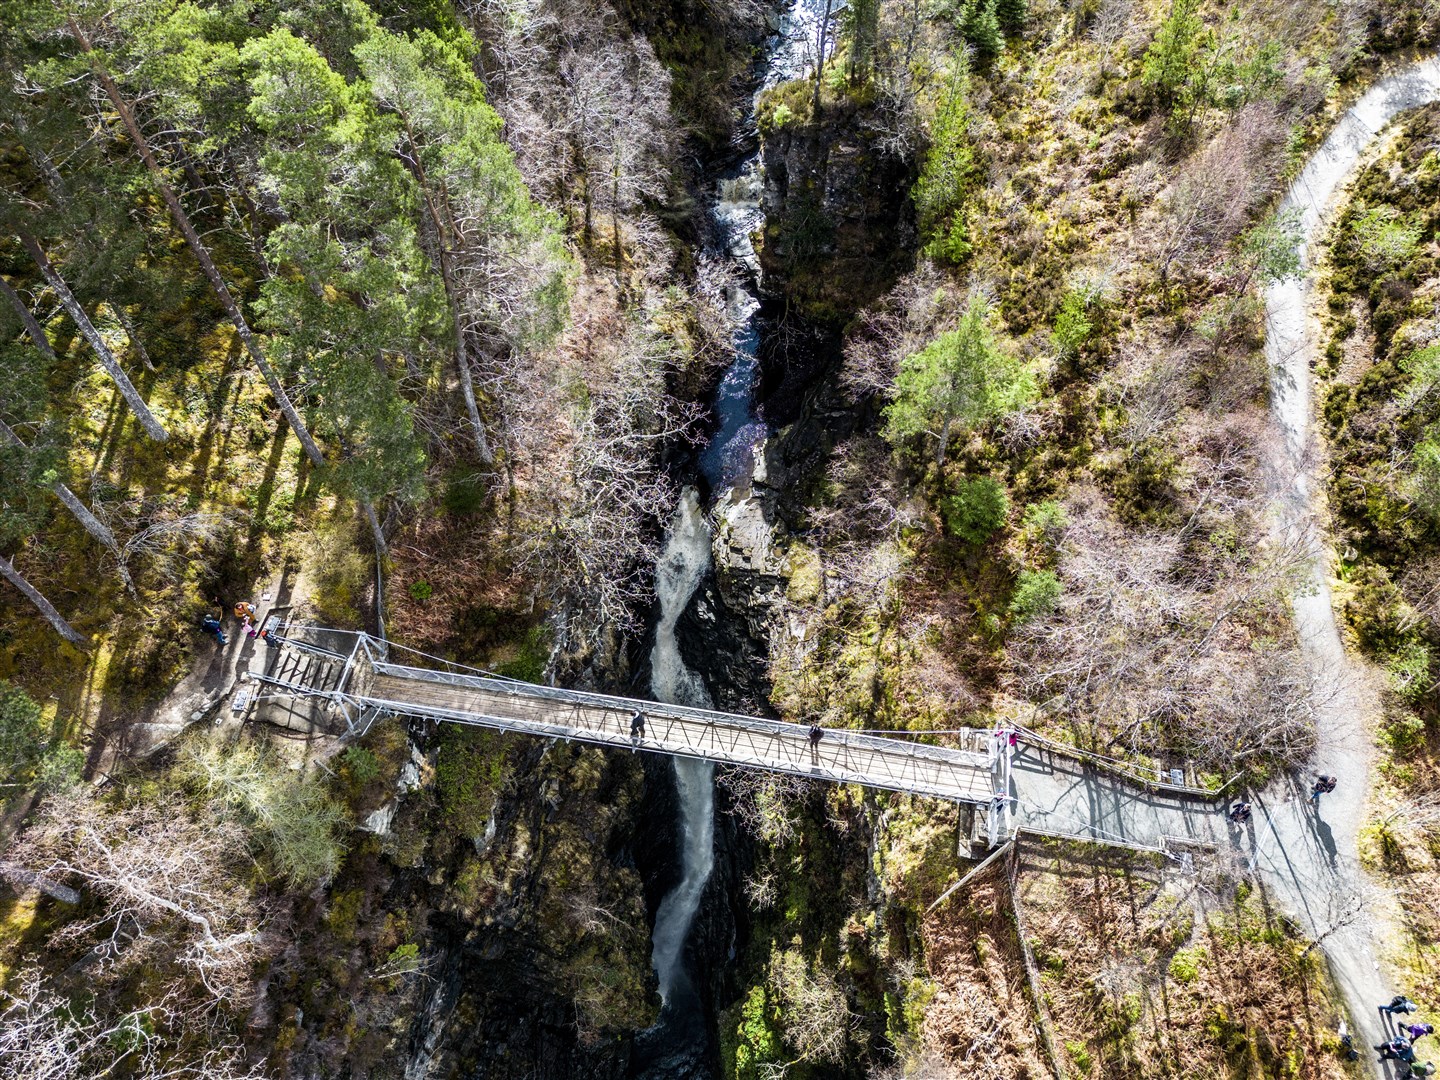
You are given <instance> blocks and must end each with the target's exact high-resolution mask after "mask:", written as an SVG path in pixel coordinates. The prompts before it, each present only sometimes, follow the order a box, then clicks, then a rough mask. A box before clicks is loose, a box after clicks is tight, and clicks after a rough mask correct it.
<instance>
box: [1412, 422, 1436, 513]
mask: <svg viewBox="0 0 1440 1080" xmlns="http://www.w3.org/2000/svg"><path fill="white" fill-rule="evenodd" d="M1405 486H1406V494H1407V495H1408V496H1409V499H1410V501H1411V502H1412V503H1414V504H1415V506H1416V507H1417V508H1418V509H1419V510H1420V511H1421V512H1422V513H1423V514H1425V516H1426V517H1428V518H1429V519H1430V520H1431V521H1433V522H1436V523H1440V438H1437V437H1436V436H1435V435H1427V436H1426V438H1425V439H1423V440H1422V441H1421V442H1419V443H1417V444H1416V446H1415V449H1414V450H1413V451H1411V453H1410V476H1409V478H1408V480H1407V482H1406V485H1405Z"/></svg>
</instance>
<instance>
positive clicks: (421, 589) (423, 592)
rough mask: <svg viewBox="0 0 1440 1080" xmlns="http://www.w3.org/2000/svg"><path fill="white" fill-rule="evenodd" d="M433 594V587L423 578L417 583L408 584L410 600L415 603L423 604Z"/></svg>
mask: <svg viewBox="0 0 1440 1080" xmlns="http://www.w3.org/2000/svg"><path fill="white" fill-rule="evenodd" d="M434 594H435V589H434V587H433V586H431V584H430V582H428V581H426V580H425V579H424V578H421V579H420V580H419V581H412V582H411V583H410V599H411V600H414V601H415V602H416V603H420V604H423V603H424V602H425V601H426V600H429V599H430V597H431V596H433V595H434Z"/></svg>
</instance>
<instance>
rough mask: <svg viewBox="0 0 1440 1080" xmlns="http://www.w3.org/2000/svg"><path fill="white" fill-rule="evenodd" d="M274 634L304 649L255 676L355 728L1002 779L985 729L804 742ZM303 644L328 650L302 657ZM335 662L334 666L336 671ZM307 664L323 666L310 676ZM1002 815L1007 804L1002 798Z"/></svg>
mask: <svg viewBox="0 0 1440 1080" xmlns="http://www.w3.org/2000/svg"><path fill="white" fill-rule="evenodd" d="M281 640H282V641H283V642H284V648H285V650H286V651H287V652H288V651H291V650H294V651H295V652H297V653H299V654H302V656H300V657H297V659H296V661H295V662H294V663H291V664H289V665H285V666H283V671H284V672H285V674H286V677H285V678H280V677H278V673H279V670H280V669H278V668H277V675H276V676H269V675H265V676H258V677H257V679H258V681H260V682H262V683H267V684H269V685H270V686H271V687H273V688H274V689H275V690H277V691H279V692H280V693H281V694H282V695H295V696H309V697H311V698H313V699H323V700H324V701H325V702H328V703H329V704H328V705H327V706H322V708H325V709H327V710H329V711H330V713H331V715H332V716H333V715H336V714H343V715H344V716H345V717H346V719H347V720H348V722H349V723H350V724H351V727H352V730H355V724H356V721H357V720H358V719H359V718H362V717H364V718H371V717H373V716H375V715H377V714H382V715H383V714H390V715H397V716H415V717H424V718H429V719H433V720H439V721H446V722H449V723H457V724H471V725H476V726H480V727H489V728H495V729H498V730H502V731H514V732H520V733H523V734H528V735H535V736H539V737H542V738H561V739H574V740H577V741H581V742H586V743H593V744H595V745H597V746H607V747H611V748H613V749H628V750H632V751H640V750H647V751H651V752H653V753H660V754H672V755H676V756H681V757H690V758H697V759H700V760H705V761H714V762H719V763H722V764H727V765H738V766H741V767H743V768H749V769H757V770H761V771H765V772H775V773H787V774H790V775H793V776H804V777H810V778H813V779H817V780H828V781H831V782H834V783H853V784H862V785H865V786H868V787H876V788H883V789H886V790H890V791H903V792H909V793H912V794H915V795H927V796H934V797H937V798H942V799H949V800H952V801H955V802H963V803H973V804H977V805H981V806H989V805H990V804H991V803H992V802H993V801H994V797H995V795H996V793H997V792H999V791H1004V790H1006V789H1007V788H1008V786H1009V769H1008V764H1009V753H1008V747H1007V745H1006V741H1005V739H1004V738H1003V737H1000V736H997V735H996V734H995V733H993V732H990V731H982V730H979V729H974V728H968V729H964V730H963V731H961V732H960V733H959V734H958V735H952V736H950V738H952V739H953V740H954V741H955V742H958V743H959V745H958V746H931V745H928V744H925V743H920V742H916V741H914V740H912V739H905V738H887V737H881V736H876V735H865V734H860V733H859V732H854V731H843V730H839V729H827V730H826V731H825V734H824V736H823V737H822V738H821V739H820V741H819V742H818V743H817V744H815V745H812V744H811V742H810V729H809V728H808V727H806V726H805V725H803V724H788V723H784V722H783V721H779V720H766V719H761V718H758V717H753V716H740V715H736V714H734V713H725V712H718V711H715V710H710V709H692V708H688V707H686V706H682V705H666V704H662V703H660V702H656V701H642V700H640V699H637V698H625V697H615V696H612V695H609V694H593V693H588V692H584V691H579V690H566V689H563V688H560V687H554V686H538V685H535V684H534V683H526V682H520V681H518V680H515V679H507V678H501V677H498V676H494V675H490V674H488V673H485V672H475V671H474V669H464V670H462V671H444V670H436V669H435V668H431V667H412V666H407V665H404V664H395V663H391V662H389V659H388V657H389V656H390V655H391V654H393V652H394V651H395V650H397V649H399V648H400V646H394V647H393V648H392V647H390V646H387V645H386V644H385V643H383V642H379V641H376V640H374V639H372V638H370V637H369V636H368V635H365V634H355V633H350V632H345V631H333V630H325V629H323V628H320V627H294V628H287V631H286V633H285V634H284V635H283V636H282V638H281ZM346 651H348V657H347V655H346ZM306 653H308V654H312V656H314V657H318V658H319V659H321V660H323V661H325V662H323V663H306V662H305V661H304V657H303V654H306ZM422 655H423V654H422ZM425 659H429V660H434V659H435V658H433V657H426V658H425ZM436 663H438V664H442V665H448V666H450V667H455V666H457V665H449V664H448V661H444V660H437V661H436ZM336 671H340V672H342V673H341V674H340V676H339V678H335V677H334V674H333V673H334V672H336ZM314 672H323V673H326V674H325V675H324V677H312V675H311V673H314ZM312 683H313V685H312ZM636 712H640V713H641V714H643V716H644V718H645V724H644V731H643V734H642V735H640V736H639V737H632V735H631V719H632V717H633V716H634V715H635V713H636ZM1001 816H1002V817H1004V816H1008V814H1006V813H1005V812H1004V811H1003V810H1002V815H1001ZM998 825H999V822H997V826H998ZM993 839H994V838H993V837H992V840H993Z"/></svg>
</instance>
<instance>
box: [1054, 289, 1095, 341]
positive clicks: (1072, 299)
mask: <svg viewBox="0 0 1440 1080" xmlns="http://www.w3.org/2000/svg"><path fill="white" fill-rule="evenodd" d="M1089 306H1090V301H1089V298H1088V297H1087V296H1085V294H1084V293H1082V292H1080V291H1079V290H1076V289H1072V290H1070V291H1069V292H1067V293H1066V294H1065V299H1063V300H1061V301H1060V314H1059V315H1057V316H1056V317H1055V330H1054V332H1053V333H1052V334H1051V335H1050V340H1051V341H1053V342H1054V343H1055V347H1056V348H1057V349H1059V350H1060V352H1061V354H1063V355H1065V356H1073V355H1074V354H1075V353H1077V352H1079V351H1080V350H1081V349H1082V348H1083V347H1084V346H1085V343H1086V342H1087V341H1089V340H1090V334H1091V332H1092V331H1093V330H1094V329H1095V324H1094V323H1092V322H1091V321H1090V318H1089V316H1088V315H1086V310H1087V309H1088V308H1089Z"/></svg>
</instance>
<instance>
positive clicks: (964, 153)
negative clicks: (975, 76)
mask: <svg viewBox="0 0 1440 1080" xmlns="http://www.w3.org/2000/svg"><path fill="white" fill-rule="evenodd" d="M968 95H969V78H968V75H967V73H966V71H965V68H964V65H963V61H958V60H957V61H956V68H955V70H954V72H953V73H952V74H951V76H950V81H949V84H948V86H947V88H946V90H945V93H944V96H943V97H942V98H941V99H940V101H939V103H938V104H937V105H936V108H935V114H934V116H933V117H932V118H931V120H930V148H929V149H928V150H927V151H926V153H925V159H924V161H923V162H922V163H921V166H920V175H919V176H918V177H917V178H916V180H915V186H914V189H913V190H912V192H911V194H912V196H913V198H914V200H915V212H916V217H917V219H918V221H919V226H920V236H921V239H922V240H923V241H924V243H925V254H927V255H929V256H930V257H931V258H932V259H938V260H940V261H942V262H950V263H960V262H963V261H964V260H965V258H966V257H967V256H968V255H969V254H970V228H969V224H968V220H967V216H966V215H967V203H968V201H969V197H970V192H971V190H972V188H973V187H974V185H975V182H976V180H977V178H978V175H979V169H978V168H977V166H976V163H975V151H974V147H973V146H972V144H971V140H970V123H971V111H970V101H969V96H968Z"/></svg>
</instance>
